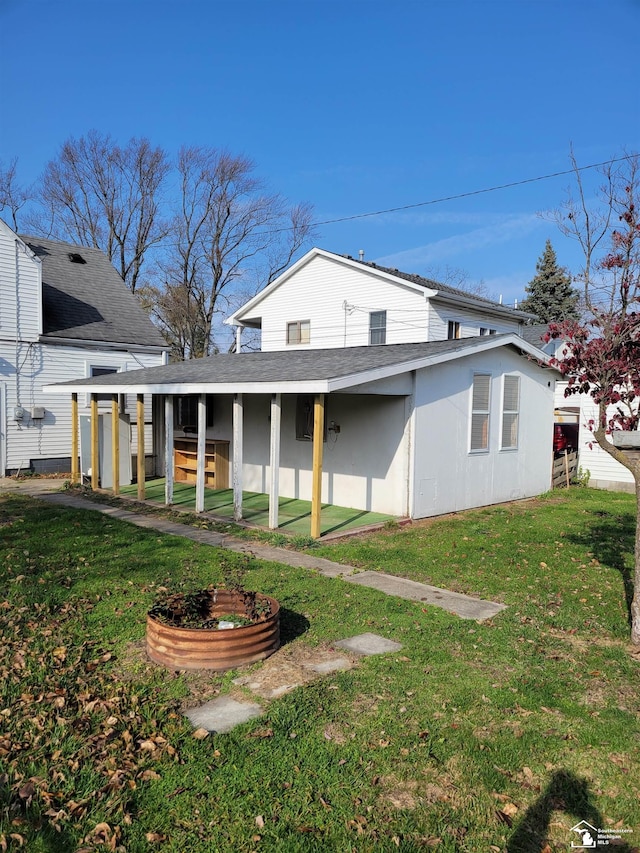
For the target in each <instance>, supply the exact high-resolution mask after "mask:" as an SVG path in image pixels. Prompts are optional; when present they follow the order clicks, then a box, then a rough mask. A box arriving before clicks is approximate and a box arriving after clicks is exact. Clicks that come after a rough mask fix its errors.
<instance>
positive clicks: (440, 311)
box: [428, 299, 520, 341]
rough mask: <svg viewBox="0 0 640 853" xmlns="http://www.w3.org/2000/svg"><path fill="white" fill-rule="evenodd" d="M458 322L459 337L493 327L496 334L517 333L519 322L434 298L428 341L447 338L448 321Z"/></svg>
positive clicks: (477, 333)
mask: <svg viewBox="0 0 640 853" xmlns="http://www.w3.org/2000/svg"><path fill="white" fill-rule="evenodd" d="M450 320H452V321H457V322H458V323H460V337H461V338H473V337H475V336H476V335H479V334H480V329H481V328H485V329H495V330H496V333H497V334H501V333H503V332H515V333H516V334H519V331H520V324H519V323H518V321H517V320H509V319H507V318H502V317H494V316H491V315H488V314H485V313H483V312H480V311H474V310H473V309H469V308H458V307H456V306H454V305H448V304H443V303H441V302H438V301H437V300H435V299H432V300H431V302H430V311H429V338H428V340H430V341H444V340H446V339H447V328H448V323H449V321H450Z"/></svg>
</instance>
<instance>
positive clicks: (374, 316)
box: [369, 311, 387, 346]
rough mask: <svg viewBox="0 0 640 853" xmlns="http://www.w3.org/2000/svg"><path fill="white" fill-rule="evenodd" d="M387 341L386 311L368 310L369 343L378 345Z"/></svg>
mask: <svg viewBox="0 0 640 853" xmlns="http://www.w3.org/2000/svg"><path fill="white" fill-rule="evenodd" d="M386 342H387V312H386V311H370V312H369V345H370V346H378V345H379V344H386Z"/></svg>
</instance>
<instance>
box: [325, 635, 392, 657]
mask: <svg viewBox="0 0 640 853" xmlns="http://www.w3.org/2000/svg"><path fill="white" fill-rule="evenodd" d="M335 645H336V646H340V648H341V649H346V650H347V651H348V652H354V654H356V655H383V654H386V653H387V652H399V651H400V649H401V648H402V644H401V643H396V642H395V641H394V640H387V639H386V638H385V637H380V636H379V635H378V634H358V636H357V637H349V638H348V639H346V640H340V642H338V643H336V644H335Z"/></svg>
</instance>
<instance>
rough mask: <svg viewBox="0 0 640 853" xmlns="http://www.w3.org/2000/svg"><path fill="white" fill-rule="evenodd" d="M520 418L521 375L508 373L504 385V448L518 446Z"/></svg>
mask: <svg viewBox="0 0 640 853" xmlns="http://www.w3.org/2000/svg"><path fill="white" fill-rule="evenodd" d="M519 420H520V377H519V376H512V375H507V376H505V377H504V384H503V387H502V439H501V442H500V447H501V448H502V450H515V449H516V448H517V447H518V425H519Z"/></svg>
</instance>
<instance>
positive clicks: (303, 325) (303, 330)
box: [287, 320, 311, 344]
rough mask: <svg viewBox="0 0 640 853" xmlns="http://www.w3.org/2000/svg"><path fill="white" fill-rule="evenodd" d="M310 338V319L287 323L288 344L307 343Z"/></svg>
mask: <svg viewBox="0 0 640 853" xmlns="http://www.w3.org/2000/svg"><path fill="white" fill-rule="evenodd" d="M310 340H311V320H296V321H295V323H287V343H288V344H308V343H309V342H310Z"/></svg>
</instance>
